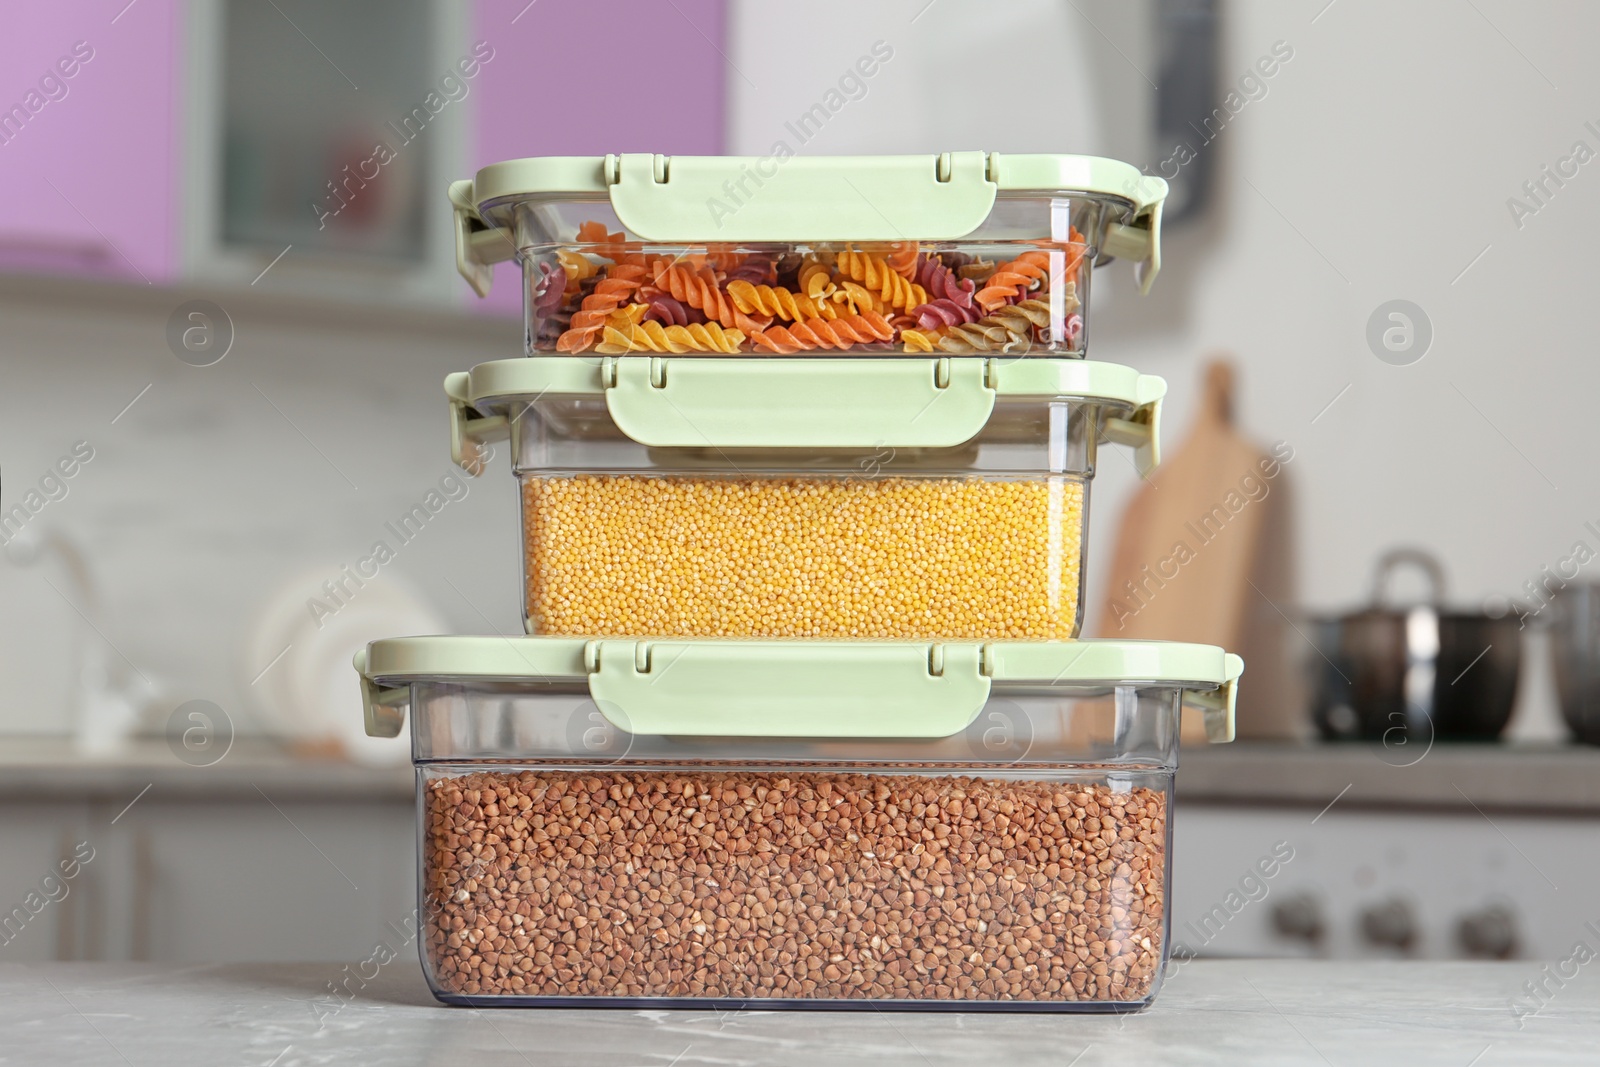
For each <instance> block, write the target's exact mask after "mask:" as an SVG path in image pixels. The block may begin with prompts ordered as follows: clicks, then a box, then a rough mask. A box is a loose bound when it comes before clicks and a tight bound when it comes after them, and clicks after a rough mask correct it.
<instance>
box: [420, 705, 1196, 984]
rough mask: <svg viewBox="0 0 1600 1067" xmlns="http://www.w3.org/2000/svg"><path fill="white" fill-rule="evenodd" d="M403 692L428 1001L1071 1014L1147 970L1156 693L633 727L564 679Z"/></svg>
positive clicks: (1168, 763)
mask: <svg viewBox="0 0 1600 1067" xmlns="http://www.w3.org/2000/svg"><path fill="white" fill-rule="evenodd" d="M412 697H413V704H412V708H413V715H414V722H413V738H414V755H415V758H416V762H417V766H418V796H419V805H420V809H421V838H420V845H421V851H420V855H421V867H420V872H419V879H420V880H419V886H420V894H421V912H422V914H423V916H424V931H425V933H424V939H423V941H424V943H423V959H424V968H425V970H426V973H427V978H428V982H429V984H430V986H431V987H432V988H433V990H434V992H435V994H436V995H438V996H439V997H440V998H441V999H444V1000H447V1001H456V1002H460V1003H470V1004H484V1003H504V1004H527V1005H554V1004H570V1005H574V1006H577V1005H582V1004H585V1003H611V1004H618V1005H623V1004H637V1005H639V1006H650V1005H656V1006H660V1005H663V1004H674V1003H676V1004H700V1005H704V1004H706V1003H729V1004H731V1003H739V1002H746V1001H771V1002H773V1003H774V1004H780V1003H781V1004H787V1005H790V1006H812V1007H832V1008H839V1007H866V1008H871V1007H881V1006H884V1005H885V1004H887V1003H901V1004H915V1005H916V1006H918V1007H924V1008H937V1007H949V1008H952V1009H957V1010H974V1009H1000V1010H1057V1011H1072V1010H1127V1009H1131V1008H1136V1007H1138V1006H1141V1005H1143V1004H1145V1003H1148V1002H1149V1000H1150V999H1151V998H1152V997H1153V996H1154V995H1155V993H1156V991H1157V988H1158V986H1159V983H1160V977H1161V970H1162V967H1163V965H1164V963H1165V961H1166V958H1167V953H1168V920H1167V914H1166V900H1167V895H1168V890H1169V888H1170V870H1169V867H1168V863H1167V857H1168V855H1169V852H1170V847H1169V846H1170V822H1169V819H1168V809H1169V805H1170V802H1171V798H1172V776H1173V771H1174V769H1175V766H1176V756H1177V747H1176V746H1177V736H1178V735H1177V724H1178V706H1179V697H1180V690H1178V689H1177V688H1175V687H1169V686H1148V685H1145V686H1140V685H1134V684H1129V685H1122V686H1115V687H1106V688H1099V689H1088V688H1081V687H1078V688H1072V689H1062V688H1055V689H1053V688H1052V687H1049V686H1045V685H1040V686H1037V687H1032V688H1030V687H1026V686H1012V687H1009V688H1006V689H1004V690H1001V689H1000V688H999V687H998V686H997V689H996V692H995V696H994V697H993V698H992V699H991V700H990V701H989V703H988V705H986V706H985V707H984V709H983V710H982V711H981V712H980V714H979V717H978V719H977V720H976V721H975V722H974V723H973V724H972V726H971V727H970V728H969V729H967V730H966V731H965V732H963V733H961V734H958V735H956V736H953V737H947V738H938V739H928V740H919V739H896V740H871V739H867V740H845V739H838V740H827V739H809V740H804V739H781V738H764V739H743V740H738V739H727V738H666V737H643V736H635V735H630V734H626V733H622V732H620V731H618V730H617V729H616V728H615V727H613V726H612V725H611V724H610V723H609V722H608V721H607V720H606V718H605V717H604V716H603V715H602V714H601V713H600V710H599V709H598V708H597V707H596V706H595V705H594V703H593V702H592V701H591V700H590V699H589V697H588V694H587V691H586V689H585V688H584V687H583V686H582V685H581V684H573V683H550V684H548V685H545V686H542V687H540V686H532V687H530V686H529V685H526V684H523V683H517V684H515V685H509V684H508V685H501V686H495V685H492V684H485V685H475V686H462V685H453V684H447V683H430V684H422V685H416V686H414V687H413V690H412Z"/></svg>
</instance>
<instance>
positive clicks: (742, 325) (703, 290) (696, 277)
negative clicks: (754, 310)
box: [652, 259, 772, 333]
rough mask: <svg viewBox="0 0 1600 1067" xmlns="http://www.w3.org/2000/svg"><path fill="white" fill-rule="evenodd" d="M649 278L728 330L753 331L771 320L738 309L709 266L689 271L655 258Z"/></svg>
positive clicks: (668, 260) (671, 262)
mask: <svg viewBox="0 0 1600 1067" xmlns="http://www.w3.org/2000/svg"><path fill="white" fill-rule="evenodd" d="M652 274H653V280H654V282H655V283H656V285H657V287H659V288H660V289H662V290H664V291H666V292H667V293H670V294H671V295H672V296H673V297H674V298H675V299H678V300H682V301H683V302H684V303H685V304H688V305H689V306H690V307H696V308H699V309H700V310H701V311H704V312H705V313H706V317H707V318H710V319H714V320H715V321H716V322H718V323H720V324H721V325H723V326H726V327H728V328H730V329H736V330H740V331H742V332H745V333H755V332H758V331H760V330H762V329H764V328H765V327H766V326H767V325H768V324H769V323H770V322H771V321H772V320H771V319H770V318H767V319H766V320H765V321H762V320H760V319H756V318H752V317H751V316H750V315H748V314H746V313H745V312H743V311H740V310H739V309H738V307H736V306H735V305H734V303H733V300H732V299H731V298H730V297H729V296H728V294H727V293H725V292H723V291H722V289H721V288H720V286H719V284H718V281H717V277H716V274H715V272H714V271H712V270H711V269H710V268H709V267H703V268H701V269H699V270H692V269H690V268H688V267H681V266H676V265H674V263H673V261H672V260H670V259H658V260H656V261H655V263H654V264H653V265H652Z"/></svg>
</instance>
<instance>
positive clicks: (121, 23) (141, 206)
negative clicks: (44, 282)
mask: <svg viewBox="0 0 1600 1067" xmlns="http://www.w3.org/2000/svg"><path fill="white" fill-rule="evenodd" d="M176 6H177V5H176V0H135V2H133V3H129V2H128V0H75V2H73V3H29V4H12V5H9V6H8V8H7V10H6V27H5V31H4V32H3V33H0V271H45V272H59V273H69V274H99V275H106V276H115V277H123V278H127V279H129V280H131V281H133V282H136V283H141V282H149V283H151V284H160V283H162V282H165V281H168V280H170V279H172V278H173V277H174V275H175V274H176V272H177V259H178V247H179V245H178V240H179V237H178V232H177V217H176V213H175V212H176V205H177V190H176V188H175V184H174V182H175V177H176V173H177V170H176V159H175V151H174V149H175V145H174V136H175V128H176V125H177V122H178V114H177V106H176V105H177V102H178V98H177V85H178V84H179V73H180V72H179V49H178V39H177V34H178V20H177V18H176V17H175V12H176Z"/></svg>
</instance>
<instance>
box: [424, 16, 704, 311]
mask: <svg viewBox="0 0 1600 1067" xmlns="http://www.w3.org/2000/svg"><path fill="white" fill-rule="evenodd" d="M726 6H727V5H726V2H725V0H672V2H671V3H662V2H661V0H612V2H610V3H595V2H592V0H586V2H583V3H577V2H574V0H533V2H531V3H530V2H529V0H477V2H476V4H475V5H474V11H473V25H472V28H471V31H470V33H471V38H472V40H473V41H474V42H476V41H484V42H486V43H488V45H489V46H490V47H492V48H493V49H494V58H493V59H492V60H490V61H489V62H488V63H486V64H484V67H483V71H482V74H481V75H480V76H479V78H478V84H477V85H476V86H475V87H474V93H475V96H476V100H477V111H476V114H475V118H474V130H473V136H472V138H471V141H470V147H469V156H468V162H469V164H470V165H469V167H468V173H466V174H464V175H462V177H470V176H471V175H472V173H475V172H476V171H477V169H478V168H479V167H483V166H487V165H488V164H490V163H498V162H499V161H501V160H504V159H517V158H520V157H522V156H550V155H557V156H579V155H595V156H603V155H606V154H607V153H610V152H661V153H664V154H669V155H670V154H678V155H715V154H717V153H719V152H721V151H722V146H723V127H724V121H723V115H724V106H723V94H724V88H725V86H726V84H727V80H728V79H727V75H728V71H729V68H728V62H727V59H726V58H725V57H724V55H723V53H724V52H725V51H726V49H727V45H726V34H725V30H726V25H727V12H726ZM439 210H445V205H444V196H443V194H442V193H441V195H440V197H439ZM521 285H522V282H521V278H520V277H519V276H518V274H517V269H516V266H515V264H504V263H503V264H501V265H500V266H499V267H497V268H496V274H495V288H494V292H493V293H492V294H491V296H490V297H489V299H488V300H484V301H478V300H477V298H476V297H471V299H472V301H473V302H474V303H476V304H479V305H480V306H487V307H490V308H493V309H494V310H510V311H520V310H521V306H522V305H521V300H520V297H519V292H520V290H521ZM462 288H463V290H464V291H467V292H468V293H469V296H470V291H469V290H466V286H465V283H463V286H462Z"/></svg>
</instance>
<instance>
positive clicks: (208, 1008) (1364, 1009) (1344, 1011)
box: [0, 956, 1600, 1067]
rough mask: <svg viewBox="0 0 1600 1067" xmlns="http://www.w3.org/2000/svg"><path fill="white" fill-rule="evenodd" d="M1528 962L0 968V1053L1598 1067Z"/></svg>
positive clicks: (256, 1058)
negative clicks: (903, 979) (1103, 999)
mask: <svg viewBox="0 0 1600 1067" xmlns="http://www.w3.org/2000/svg"><path fill="white" fill-rule="evenodd" d="M351 962H352V964H354V963H355V962H356V961H351ZM1542 966H1543V965H1542V964H1540V963H1535V962H1531V961H1520V962H1510V963H1398V962H1397V963H1387V962H1386V963H1370V962H1367V963H1357V962H1339V963H1334V962H1314V961H1275V962H1269V961H1199V962H1193V963H1190V964H1187V965H1185V966H1184V967H1182V968H1181V969H1180V970H1179V971H1178V972H1177V973H1176V974H1174V975H1172V976H1171V977H1170V978H1169V980H1168V982H1167V985H1166V988H1165V989H1163V990H1162V992H1161V994H1160V996H1159V997H1158V998H1157V1000H1156V1003H1155V1005H1154V1006H1153V1007H1152V1008H1151V1009H1150V1010H1148V1011H1146V1012H1144V1013H1142V1014H1139V1015H1133V1016H1093V1015H1005V1014H965V1015H955V1014H934V1013H894V1014H889V1013H879V1012H864V1013H819V1012H788V1013H775V1012H754V1011H747V1012H720V1013H719V1012H715V1011H709V1010H708V1011H704V1012H660V1011H539V1010H513V1009H498V1010H485V1011H476V1010H469V1009H462V1008H448V1007H444V1006H442V1005H439V1004H437V1003H436V1002H435V1001H434V1000H433V999H432V997H431V996H430V995H429V994H428V991H427V989H426V987H425V986H424V985H423V981H422V977H421V973H420V971H419V970H418V967H417V964H416V961H415V958H414V957H411V956H402V957H400V958H398V959H395V960H394V961H393V962H391V963H389V964H388V965H387V966H384V967H382V968H381V969H379V970H378V973H377V974H376V975H375V977H373V978H372V980H371V981H370V982H368V983H366V985H365V987H364V988H361V989H360V992H359V994H357V995H355V996H354V997H352V998H351V999H349V1000H347V1001H337V1000H333V999H331V998H330V997H329V986H330V983H333V982H336V981H338V980H340V979H342V978H345V977H347V976H348V975H349V974H352V973H354V972H353V971H352V972H347V971H345V970H344V969H343V967H342V966H341V965H339V964H242V965H239V964H235V965H192V966H168V965H151V964H106V963H56V964H37V965H5V964H0V1063H4V1064H50V1065H52V1067H75V1065H79V1064H94V1065H103V1064H124V1063H125V1064H129V1065H134V1067H143V1065H145V1064H150V1065H161V1067H184V1065H189V1064H203V1065H205V1067H269V1065H270V1067H295V1065H301V1064H374V1065H382V1067H401V1065H407V1064H449V1065H463V1067H499V1065H508V1067H531V1065H538V1067H558V1065H565V1064H583V1065H596V1067H626V1065H633V1064H646V1065H654V1067H694V1065H699V1064H715V1065H723V1067H726V1065H737V1064H759V1065H762V1067H766V1065H778V1064H793V1065H811V1064H834V1063H870V1064H874V1065H900V1064H905V1065H909V1067H942V1065H945V1064H960V1065H962V1067H976V1065H987V1064H1001V1065H1003V1067H1020V1065H1024V1064H1050V1065H1053V1067H1068V1065H1072V1067H1097V1065H1113V1064H1114V1065H1117V1067H1128V1065H1141V1067H1142V1065H1145V1064H1227V1065H1230V1067H1232V1065H1239V1064H1274V1065H1284V1067H1294V1065H1299V1064H1307V1065H1311V1067H1330V1065H1338V1067H1343V1065H1346V1064H1350V1065H1368V1064H1403V1065H1405V1067H1432V1065H1439V1067H1504V1065H1512V1064H1515V1065H1534V1064H1546V1063H1561V1064H1580V1063H1582V1064H1596V1063H1600V963H1596V964H1593V965H1591V966H1588V967H1584V968H1581V969H1580V970H1579V972H1578V974H1577V976H1576V977H1575V978H1573V979H1571V980H1568V981H1566V983H1565V985H1564V987H1562V988H1559V989H1557V988H1556V987H1555V985H1554V983H1549V988H1551V989H1552V990H1554V994H1553V996H1552V997H1551V998H1550V1000H1549V1003H1548V1004H1547V1006H1546V1007H1545V1009H1544V1010H1543V1011H1542V1012H1541V1013H1540V1014H1538V1015H1537V1016H1534V1017H1532V1018H1529V1019H1526V1020H1524V1024H1523V1025H1522V1026H1521V1027H1520V1028H1519V1026H1518V1022H1517V1020H1516V1019H1515V1018H1514V1016H1513V1013H1512V1010H1511V999H1512V998H1513V997H1516V996H1518V995H1519V994H1522V989H1521V987H1522V985H1523V983H1525V982H1527V981H1530V980H1537V979H1538V978H1540V976H1541V975H1540V969H1541V967H1542ZM1591 972H1592V973H1591ZM366 973H368V974H371V973H372V971H371V969H368V970H367V972H366ZM358 984H359V980H358V979H351V980H350V985H351V987H352V988H355V987H356V986H357V985H358Z"/></svg>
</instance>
